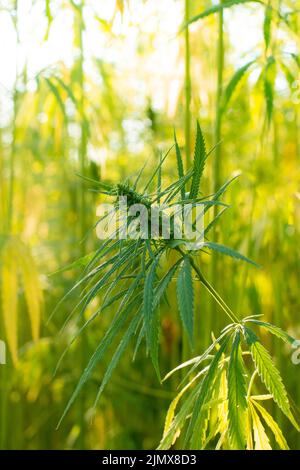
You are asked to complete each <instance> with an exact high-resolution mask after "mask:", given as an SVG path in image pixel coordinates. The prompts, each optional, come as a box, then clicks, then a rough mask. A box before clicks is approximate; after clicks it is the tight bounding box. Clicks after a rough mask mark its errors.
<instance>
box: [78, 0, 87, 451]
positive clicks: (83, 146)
mask: <svg viewBox="0 0 300 470" xmlns="http://www.w3.org/2000/svg"><path fill="white" fill-rule="evenodd" d="M83 9H84V0H81V3H80V4H79V6H78V38H79V51H80V56H79V84H80V120H81V122H80V128H81V138H80V147H79V164H80V172H81V176H82V178H81V179H80V244H81V245H80V255H81V256H84V255H85V254H86V243H85V237H86V232H87V220H86V214H87V204H86V193H85V180H84V177H85V176H86V166H87V165H86V164H87V162H86V160H87V127H86V118H85V96H84V84H85V80H84V60H85V58H84V43H83V31H84V18H83ZM84 321H85V320H84V318H83V319H82V322H83V323H84ZM86 359H87V337H86V332H85V330H83V331H82V334H81V343H80V361H81V367H82V368H83V369H82V370H84V368H85V367H86ZM85 403H86V400H85V393H84V392H83V393H82V394H81V400H80V404H79V407H80V408H79V419H80V434H79V440H78V441H79V442H78V443H79V447H80V448H81V449H85V431H86V425H85Z"/></svg>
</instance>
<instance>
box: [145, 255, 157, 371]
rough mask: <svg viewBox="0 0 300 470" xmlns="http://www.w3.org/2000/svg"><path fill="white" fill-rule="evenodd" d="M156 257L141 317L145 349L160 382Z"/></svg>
mask: <svg viewBox="0 0 300 470" xmlns="http://www.w3.org/2000/svg"><path fill="white" fill-rule="evenodd" d="M158 260H159V259H158V257H157V258H156V259H155V260H154V261H153V262H152V265H151V267H150V269H149V272H148V273H147V276H146V279H145V286H144V298H143V317H144V323H145V331H146V341H147V347H148V349H149V352H150V356H151V359H152V362H153V365H154V368H155V371H156V373H157V375H158V378H159V380H160V372H159V365H158V335H159V331H158V327H159V324H158V322H157V311H156V310H157V309H155V310H154V308H153V303H154V282H155V276H156V269H157V265H158Z"/></svg>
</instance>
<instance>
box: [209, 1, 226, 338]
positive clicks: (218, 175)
mask: <svg viewBox="0 0 300 470" xmlns="http://www.w3.org/2000/svg"><path fill="white" fill-rule="evenodd" d="M220 3H223V0H220ZM223 69H224V15H223V10H220V12H219V14H218V44H217V95H216V112H215V132H214V140H215V145H216V151H215V157H214V160H213V161H214V164H213V190H214V192H216V191H217V190H218V189H219V187H220V186H221V179H222V148H221V138H222V109H221V99H222V87H223ZM217 213H218V207H217V206H215V207H214V217H216V216H217ZM213 236H214V241H215V242H217V241H218V239H219V230H218V228H215V229H214V231H213ZM218 260H219V256H218V254H217V253H214V254H213V256H212V266H211V269H212V272H211V279H212V284H213V285H214V286H218V264H219V263H218ZM216 318H217V317H216V316H215V306H214V305H213V304H212V305H211V315H210V322H211V325H210V327H211V326H212V321H213V319H214V325H215V326H216V328H217V329H218V326H219V322H218V321H217V320H216ZM215 322H216V323H215ZM210 329H211V328H210Z"/></svg>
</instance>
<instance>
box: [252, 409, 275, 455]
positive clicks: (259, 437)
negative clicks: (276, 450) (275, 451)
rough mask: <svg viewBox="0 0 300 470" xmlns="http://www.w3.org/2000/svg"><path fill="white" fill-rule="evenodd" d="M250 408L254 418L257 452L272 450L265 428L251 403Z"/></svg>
mask: <svg viewBox="0 0 300 470" xmlns="http://www.w3.org/2000/svg"><path fill="white" fill-rule="evenodd" d="M249 407H250V410H251V416H252V426H253V433H254V442H255V447H254V448H255V450H272V448H271V446H270V442H269V439H268V436H267V434H266V431H265V428H264V427H263V425H262V422H261V420H260V418H259V416H258V414H257V413H256V411H255V409H254V407H253V406H252V404H251V403H249Z"/></svg>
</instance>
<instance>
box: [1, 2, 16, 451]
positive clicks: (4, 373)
mask: <svg viewBox="0 0 300 470" xmlns="http://www.w3.org/2000/svg"><path fill="white" fill-rule="evenodd" d="M13 12H14V15H13V17H12V18H13V23H14V28H15V33H16V50H17V53H18V50H19V44H20V36H19V30H18V0H15V1H14V4H13ZM15 74H16V76H15V83H14V89H13V102H12V105H13V109H12V144H11V153H10V158H9V164H8V169H9V186H8V199H7V221H6V224H4V225H5V226H4V229H5V231H6V235H10V234H11V232H12V229H13V209H14V189H15V157H16V117H17V106H18V88H17V87H18V56H17V59H16V67H15ZM1 326H2V327H3V330H4V324H3V322H2V325H1ZM0 367H1V388H0V394H1V395H0V410H1V427H0V448H1V449H5V448H6V447H7V436H8V416H9V409H8V407H9V400H8V394H9V385H8V380H9V373H8V370H7V368H8V367H9V365H8V364H5V365H3V366H0Z"/></svg>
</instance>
